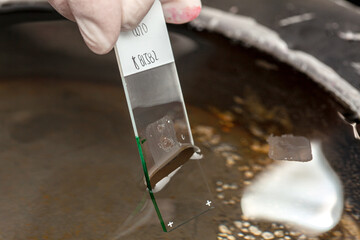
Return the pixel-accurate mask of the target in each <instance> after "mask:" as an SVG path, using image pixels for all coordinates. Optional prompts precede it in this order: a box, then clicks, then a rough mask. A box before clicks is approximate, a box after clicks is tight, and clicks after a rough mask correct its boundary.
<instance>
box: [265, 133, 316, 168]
mask: <svg viewBox="0 0 360 240" xmlns="http://www.w3.org/2000/svg"><path fill="white" fill-rule="evenodd" d="M267 142H268V143H269V146H270V149H269V157H270V158H271V159H274V160H288V161H300V162H308V161H310V160H312V154H311V145H310V141H309V140H308V139H307V138H306V137H301V136H293V135H291V134H289V135H282V136H281V137H278V136H270V137H269V138H268V139H267Z"/></svg>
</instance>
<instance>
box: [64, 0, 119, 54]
mask: <svg viewBox="0 0 360 240" xmlns="http://www.w3.org/2000/svg"><path fill="white" fill-rule="evenodd" d="M68 5H69V8H70V10H71V12H72V14H73V16H74V18H75V21H76V22H77V24H78V26H79V29H80V33H81V35H82V36H83V38H84V40H85V43H86V45H87V46H88V47H89V48H90V49H91V50H92V51H93V52H95V53H97V54H105V53H107V52H109V51H110V50H111V49H112V48H113V46H114V44H115V42H116V40H117V38H118V36H119V33H120V29H121V11H122V6H121V1H119V0H101V1H99V0H68Z"/></svg>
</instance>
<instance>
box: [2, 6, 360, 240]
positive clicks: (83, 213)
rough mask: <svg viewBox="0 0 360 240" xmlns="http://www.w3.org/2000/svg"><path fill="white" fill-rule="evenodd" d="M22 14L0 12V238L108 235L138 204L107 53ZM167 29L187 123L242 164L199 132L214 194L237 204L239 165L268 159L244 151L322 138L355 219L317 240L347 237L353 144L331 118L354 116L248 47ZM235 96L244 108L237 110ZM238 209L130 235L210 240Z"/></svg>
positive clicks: (71, 31) (359, 160) (58, 24)
mask: <svg viewBox="0 0 360 240" xmlns="http://www.w3.org/2000/svg"><path fill="white" fill-rule="evenodd" d="M43 14H44V15H43ZM25 15H26V14H25ZM25 15H24V14H20V15H18V17H19V16H20V18H18V17H16V18H10V17H8V16H7V17H6V18H5V17H4V15H3V16H1V15H0V17H2V18H0V22H1V30H0V52H1V57H0V92H1V94H0V96H1V97H0V116H1V117H0V133H1V134H0V163H1V168H0V213H1V217H0V239H87V240H90V239H116V233H117V231H118V228H119V226H120V225H121V224H122V222H123V221H124V220H125V219H126V217H127V216H128V215H129V214H130V213H131V211H132V210H133V209H134V208H135V207H136V204H137V202H138V201H139V200H140V199H139V198H138V197H139V196H138V195H137V192H136V191H134V190H133V189H135V188H136V187H137V184H138V182H134V181H133V180H134V179H136V178H137V177H138V175H139V174H141V169H140V167H141V165H140V161H139V159H138V153H137V148H136V144H135V141H134V140H133V133H132V128H131V124H130V119H129V115H128V110H127V107H126V103H125V98H124V94H123V89H122V86H121V83H120V82H121V81H120V78H119V73H118V68H117V65H116V60H115V56H114V54H113V52H112V53H110V54H108V55H106V56H97V55H95V54H93V53H91V52H90V51H89V50H88V49H87V48H86V47H85V45H84V44H83V42H82V40H81V37H80V35H79V33H78V31H77V28H76V25H75V24H73V23H70V22H67V21H39V20H41V19H43V17H44V16H45V19H48V18H58V16H57V15H54V13H48V12H47V11H45V12H41V13H38V14H37V15H31V18H32V20H37V21H36V22H31V21H30V22H28V18H29V15H26V16H25ZM23 16H25V17H23ZM36 16H38V17H36ZM4 19H6V22H5V20H4ZM11 19H12V20H11ZM14 19H17V20H16V21H19V22H20V20H19V19H22V20H21V21H24V23H17V24H12V23H13V22H15V20H14ZM169 30H170V32H171V33H172V40H173V46H174V51H175V56H176V63H177V67H178V71H179V77H180V80H181V83H182V87H183V93H184V97H185V100H186V103H187V104H188V112H189V117H190V122H191V124H192V127H193V128H195V129H196V127H197V126H199V125H206V126H211V127H212V128H213V129H214V130H215V131H216V132H217V134H219V135H220V136H221V142H226V143H230V144H231V145H233V146H236V148H237V149H238V153H239V154H240V155H241V156H242V159H243V160H244V161H243V162H241V163H237V165H235V167H232V168H229V167H227V166H226V164H225V162H224V160H223V159H222V158H221V157H219V156H218V155H216V154H215V153H214V152H213V151H212V148H209V146H208V145H206V144H204V142H202V141H201V139H200V138H199V136H198V135H195V139H196V141H197V143H198V144H199V146H200V147H201V148H202V149H203V152H204V155H205V159H204V160H203V163H202V164H203V167H204V169H205V172H206V174H207V176H208V180H209V183H210V187H211V188H212V190H213V191H214V194H215V192H216V182H217V181H219V180H221V181H223V182H236V183H237V184H238V185H239V189H238V190H237V191H235V192H233V193H232V194H233V196H236V197H240V196H241V193H242V191H243V188H244V186H245V185H244V184H243V182H244V181H245V180H244V177H243V175H242V173H241V172H240V171H239V170H238V168H239V167H241V166H250V167H251V166H253V165H257V166H259V165H260V166H262V167H260V169H262V170H263V169H265V166H266V165H269V164H271V161H269V159H268V158H267V154H266V153H265V152H264V151H258V150H256V148H252V146H254V144H255V145H256V144H257V145H261V146H262V145H264V144H266V141H265V140H266V136H268V135H270V134H275V135H281V134H285V133H291V134H294V135H301V136H306V137H307V138H311V139H319V140H320V141H321V142H322V147H323V152H324V153H325V155H326V158H327V159H328V161H329V163H330V165H331V166H332V168H333V169H334V170H335V171H336V173H337V174H338V176H339V177H340V179H341V180H342V183H343V188H344V193H345V196H344V197H345V203H346V206H345V210H344V216H346V217H345V219H349V217H350V218H351V219H352V220H351V221H350V223H349V221H348V220H347V221H340V223H339V224H338V225H337V226H336V227H335V229H334V230H332V231H330V232H328V233H324V234H323V235H321V236H319V239H330V236H333V233H334V231H338V232H341V234H343V235H342V236H350V235H346V231H347V229H349V228H348V227H347V224H350V225H351V224H352V225H351V227H354V226H355V228H357V229H358V227H359V216H360V205H359V203H360V185H359V183H360V174H359V172H360V142H359V140H356V139H355V138H354V135H353V132H352V129H351V127H350V126H349V125H348V124H346V123H345V122H344V121H343V120H342V119H341V118H340V117H339V115H338V112H341V113H343V114H346V115H348V116H351V114H352V113H351V112H350V111H348V110H347V109H346V108H344V107H343V106H341V105H340V104H339V103H338V102H336V100H334V99H333V98H332V97H331V95H329V93H327V92H325V91H324V90H323V89H322V88H321V87H320V86H318V85H317V84H315V83H314V82H313V81H312V80H311V79H309V78H308V77H306V76H305V75H303V74H302V73H299V72H297V71H295V70H294V69H293V68H291V67H289V66H287V65H286V64H283V63H281V62H279V61H277V60H276V59H274V58H272V57H271V56H268V55H265V54H263V53H262V52H259V51H258V50H256V49H253V48H247V47H244V46H242V45H241V44H240V43H235V42H232V41H229V40H228V39H226V38H224V37H222V36H220V35H217V34H213V33H209V32H197V31H195V30H194V29H191V28H190V27H189V26H169ZM235 96H236V97H238V98H237V99H239V98H240V99H242V100H243V101H244V103H243V105H241V109H240V110H239V106H238V105H237V103H236V101H234V97H235ZM236 109H237V110H236ZM222 114H230V115H231V116H233V119H232V120H231V123H232V124H233V125H231V126H230V127H229V126H227V125H226V124H225V125H224V124H223V122H221V120H223V118H222V116H223V115H222ZM254 129H257V130H259V131H260V132H261V134H258V132H257V131H256V130H255V131H254ZM254 149H255V150H254ZM262 170H259V171H262ZM255 175H256V174H255ZM179 185H180V186H181V184H180V183H179ZM183 189H184V194H188V195H191V192H186V187H185V188H183ZM241 214H242V212H241V209H240V204H239V203H238V202H237V203H236V204H235V205H233V206H229V205H228V204H223V203H222V202H221V201H219V204H218V208H217V209H216V210H215V211H212V212H211V213H210V214H208V215H205V216H202V217H201V218H197V219H196V220H194V221H193V223H192V224H187V225H185V226H183V227H182V228H180V229H178V230H176V231H174V232H172V233H168V234H165V233H162V232H161V228H160V227H159V226H158V224H157V222H156V223H154V224H151V223H147V224H145V225H142V226H141V227H139V228H136V231H134V232H133V233H131V235H129V236H127V239H210V238H211V239H213V238H215V237H216V234H217V233H218V225H219V224H222V223H227V222H232V221H234V220H236V219H238V218H241ZM154 221H156V220H154ZM259 224H260V223H259ZM266 226H267V225H264V228H266ZM269 226H270V227H269V228H271V225H269ZM114 236H115V237H114ZM351 236H353V237H354V236H355V235H351ZM356 237H357V236H355V237H354V238H349V239H357V238H356ZM293 239H295V237H293ZM344 239H345V238H344Z"/></svg>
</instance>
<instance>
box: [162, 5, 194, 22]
mask: <svg viewBox="0 0 360 240" xmlns="http://www.w3.org/2000/svg"><path fill="white" fill-rule="evenodd" d="M200 11H201V6H193V7H185V8H176V7H169V8H165V9H164V15H165V20H166V21H167V22H168V23H176V24H181V23H186V22H190V21H192V20H194V19H195V18H197V17H198V16H199V14H200Z"/></svg>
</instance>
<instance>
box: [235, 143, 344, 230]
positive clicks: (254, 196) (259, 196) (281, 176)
mask: <svg viewBox="0 0 360 240" xmlns="http://www.w3.org/2000/svg"><path fill="white" fill-rule="evenodd" d="M311 147H312V154H313V160H312V161H310V162H306V163H304V162H283V161H282V162H277V163H276V164H274V165H271V166H270V168H269V169H268V170H267V171H264V172H263V173H262V174H260V175H259V176H258V177H257V179H255V181H254V183H253V184H252V185H250V186H249V187H247V188H246V189H245V190H244V194H243V197H242V199H241V207H242V210H243V213H244V215H245V216H247V217H249V218H252V219H256V220H266V221H272V222H282V223H287V224H290V225H291V226H292V227H294V228H295V229H297V230H300V231H303V232H305V233H307V234H312V235H317V234H321V233H324V232H326V231H328V230H330V229H331V228H333V227H334V226H335V225H336V224H337V223H338V222H339V221H340V218H341V215H342V211H343V189H342V184H341V182H340V180H339V178H338V176H337V175H336V174H335V172H334V171H333V170H332V168H331V167H330V165H329V164H328V162H327V160H326V158H325V156H324V154H323V152H322V149H321V143H320V142H319V141H312V142H311Z"/></svg>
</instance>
